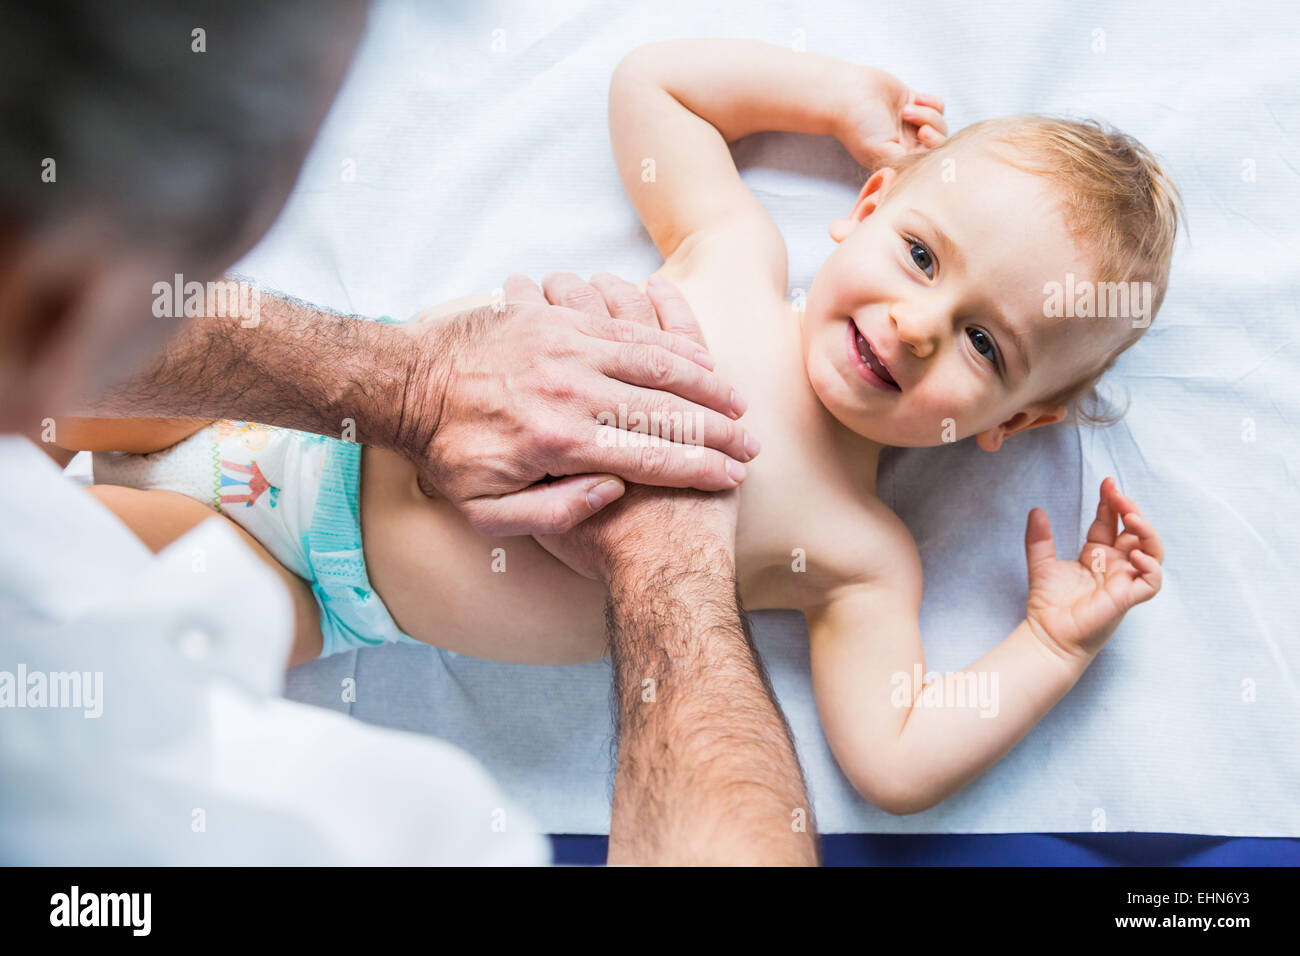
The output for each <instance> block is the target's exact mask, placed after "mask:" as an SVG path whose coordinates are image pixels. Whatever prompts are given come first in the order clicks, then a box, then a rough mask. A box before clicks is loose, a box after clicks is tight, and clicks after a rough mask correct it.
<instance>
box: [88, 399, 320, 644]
mask: <svg viewBox="0 0 1300 956" xmlns="http://www.w3.org/2000/svg"><path fill="white" fill-rule="evenodd" d="M175 424H179V423H175ZM182 437H184V436H182ZM177 440H178V441H179V439H177ZM163 447H166V446H165V445H164V446H163ZM115 450H116V449H115ZM87 491H89V492H90V493H91V494H92V495H93V496H94V497H95V498H96V499H98V500H99V502H100V504H102V505H104V506H105V507H106V508H108V510H109V511H111V512H113V514H115V515H117V517H118V518H119V519H120V520H121V521H122V523H123V524H125V525H126V526H127V527H128V528H130V529H131V531H132V532H133V533H134V534H135V536H136V537H137V538H139V539H140V540H141V541H143V542H144V544H145V546H146V547H148V548H149V550H150V551H153V552H155V553H157V552H159V551H161V550H162V549H163V548H165V547H167V545H169V544H171V543H172V542H173V541H175V540H176V539H177V538H179V537H180V536H181V535H183V534H184V533H185V532H187V531H189V530H190V529H191V528H193V527H194V526H195V525H197V524H198V523H199V522H200V521H207V520H213V521H224V522H226V523H227V524H228V525H229V526H230V527H232V528H234V529H235V531H236V532H237V533H238V534H239V536H240V537H241V538H243V539H244V543H245V544H247V545H248V547H249V550H250V551H251V552H252V553H253V555H256V558H257V559H259V560H261V561H264V562H266V564H268V565H269V566H270V567H272V568H274V569H275V570H276V572H277V573H279V575H280V578H281V579H282V580H283V581H284V583H285V586H286V587H288V589H289V594H290V596H291V597H292V599H293V620H294V627H293V646H292V647H291V648H290V651H289V661H288V666H290V667H292V666H294V665H295V664H301V663H304V662H305V661H309V660H313V659H315V658H317V657H319V656H320V652H321V630H320V611H319V609H318V608H317V606H316V599H315V598H314V597H313V596H312V593H311V587H310V586H309V585H308V584H307V582H306V581H303V580H302V579H301V578H299V577H297V576H296V575H294V574H293V573H292V572H291V571H289V570H288V569H286V568H285V567H284V566H283V565H281V564H280V563H279V562H278V561H276V560H275V558H273V557H271V555H270V554H269V553H268V552H267V550H266V548H264V547H262V545H261V544H259V543H258V542H257V540H256V539H254V538H253V536H252V535H250V534H249V533H248V532H247V531H245V530H244V529H243V528H241V527H240V526H239V525H237V524H235V522H233V521H231V520H230V519H229V518H227V517H226V516H225V515H220V514H217V513H216V512H215V511H213V510H212V509H211V508H209V507H207V506H206V505H204V504H201V503H200V502H198V501H195V500H194V499H193V498H189V497H186V496H185V495H182V494H180V493H179V492H175V491H161V490H151V491H141V490H139V489H136V488H123V487H120V486H118V485H92V486H91V487H90V488H88V489H87Z"/></svg>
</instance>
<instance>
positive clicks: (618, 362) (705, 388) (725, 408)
mask: <svg viewBox="0 0 1300 956" xmlns="http://www.w3.org/2000/svg"><path fill="white" fill-rule="evenodd" d="M595 366H596V368H597V369H598V370H599V371H601V372H603V373H604V374H605V375H607V376H609V377H610V378H614V379H618V380H619V381H621V382H626V383H627V384H628V385H637V386H640V387H642V388H652V389H656V390H658V391H661V392H672V393H673V394H674V395H677V396H678V397H680V398H684V399H687V400H688V401H692V402H696V403H697V404H700V405H703V406H705V407H707V408H711V409H713V410H714V411H716V412H720V413H722V414H723V415H727V416H729V417H731V418H739V417H740V416H741V415H743V414H744V413H745V407H746V405H745V400H744V399H743V398H741V397H740V395H739V394H738V393H737V392H736V390H735V389H734V388H732V387H731V386H730V385H729V384H728V383H727V382H726V381H725V380H724V379H723V378H722V377H721V376H719V375H716V374H715V373H713V372H711V371H709V370H707V369H705V368H702V367H701V366H699V365H697V364H695V363H694V362H688V361H686V360H685V359H683V358H682V357H681V356H679V355H674V354H673V353H672V352H670V351H668V350H667V349H664V348H659V347H657V346H653V345H608V346H605V347H604V348H603V349H602V354H601V356H600V358H599V359H598V360H597V362H596V363H595ZM621 397H622V396H621ZM637 397H638V399H639V400H640V401H639V402H638V404H645V403H646V402H647V401H648V400H650V399H653V398H654V396H653V395H640V396H637ZM650 407H651V408H653V407H654V406H653V405H651V406H650ZM603 410H604V409H599V408H598V409H594V411H603Z"/></svg>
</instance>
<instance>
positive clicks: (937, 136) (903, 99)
mask: <svg viewBox="0 0 1300 956" xmlns="http://www.w3.org/2000/svg"><path fill="white" fill-rule="evenodd" d="M847 93H848V100H847V101H846V106H845V107H844V109H843V110H842V112H841V115H840V119H839V122H838V123H837V129H836V133H835V135H836V138H837V139H838V140H839V141H840V142H841V143H843V144H844V148H845V149H847V150H848V151H849V153H850V154H851V155H852V156H853V158H854V159H856V160H857V161H858V162H859V163H860V164H861V165H862V166H863V167H864V168H866V169H868V170H870V171H872V172H875V171H876V170H877V169H879V168H880V167H881V166H888V165H889V163H890V162H891V161H893V160H896V159H898V158H900V157H902V156H906V155H907V154H908V153H911V152H915V151H916V150H918V149H934V148H935V147H936V146H942V145H943V144H944V142H945V141H946V140H947V138H948V122H947V120H945V119H944V117H943V100H942V99H940V98H939V97H938V96H934V95H933V94H930V93H916V92H914V91H913V90H910V89H908V87H907V86H906V85H904V84H903V82H902V81H901V80H899V79H898V78H897V77H896V76H893V75H891V74H889V73H886V72H885V71H884V70H877V69H875V68H874V67H868V66H864V67H859V68H858V71H857V79H856V81H855V82H854V83H853V84H852V85H851V87H850V89H849V90H848V91H847Z"/></svg>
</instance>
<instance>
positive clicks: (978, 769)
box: [866, 621, 1090, 813]
mask: <svg viewBox="0 0 1300 956" xmlns="http://www.w3.org/2000/svg"><path fill="white" fill-rule="evenodd" d="M1089 660H1090V659H1083V658H1067V657H1064V656H1062V655H1061V654H1059V653H1058V652H1054V651H1052V650H1051V649H1049V648H1048V647H1047V646H1046V644H1045V643H1044V642H1043V641H1042V640H1040V639H1039V638H1038V637H1036V636H1035V635H1034V633H1033V631H1032V630H1031V628H1030V625H1029V624H1028V623H1027V622H1026V621H1021V622H1020V624H1019V625H1017V626H1016V628H1015V630H1013V631H1012V632H1011V634H1009V635H1008V636H1007V637H1006V639H1005V640H1003V641H1002V642H1001V643H1000V644H998V646H997V647H995V648H994V649H993V650H991V651H990V652H989V653H988V654H986V655H984V656H983V657H982V658H980V659H979V660H978V661H976V662H975V663H974V664H972V665H971V666H970V667H967V668H966V669H964V670H961V671H957V672H954V673H952V674H944V675H942V676H938V677H936V679H935V680H934V681H931V682H929V683H927V684H926V685H925V686H924V688H923V689H921V690H920V692H919V693H916V692H915V691H914V692H913V694H914V697H915V699H914V700H913V701H912V702H911V704H910V706H906V707H905V713H904V717H905V720H904V723H903V725H902V728H901V730H900V731H899V732H898V734H897V736H896V738H894V740H893V741H892V743H890V744H888V745H886V746H885V747H884V748H883V750H884V751H885V752H884V753H883V754H881V755H879V756H878V757H876V758H875V759H872V758H866V763H867V764H868V765H870V766H872V767H873V771H872V778H873V780H874V781H875V783H874V786H875V787H876V789H878V790H879V791H880V793H879V796H880V797H881V802H882V803H885V804H887V806H886V807H885V809H888V810H891V811H892V812H896V813H911V812H916V811H918V810H923V809H926V808H928V807H931V806H933V805H934V804H936V803H939V802H940V801H942V800H944V799H945V798H947V797H948V796H950V795H951V794H953V793H955V792H956V791H958V790H960V789H961V788H962V787H964V786H965V785H966V784H968V783H970V782H971V781H972V780H974V779H975V778H976V777H978V776H979V775H980V774H982V773H984V771H986V770H988V769H989V768H990V767H992V766H993V765H994V764H995V763H997V762H998V761H999V760H1001V759H1002V757H1004V756H1005V755H1006V754H1007V753H1008V752H1009V751H1010V750H1011V749H1012V748H1013V747H1014V746H1015V745H1016V744H1017V743H1019V742H1020V740H1021V739H1022V738H1023V737H1024V736H1025V734H1027V733H1028V732H1029V731H1030V730H1031V729H1032V728H1033V727H1034V726H1035V725H1036V724H1037V723H1038V722H1039V721H1040V720H1042V719H1043V717H1044V716H1045V715H1046V714H1047V712H1048V711H1049V710H1051V709H1052V708H1053V707H1054V706H1055V705H1056V704H1057V703H1058V702H1059V701H1060V700H1061V698H1062V697H1064V696H1065V695H1066V694H1067V693H1069V691H1070V688H1072V687H1073V686H1074V685H1075V683H1076V682H1077V681H1078V680H1079V678H1080V677H1081V676H1082V674H1083V672H1084V670H1086V669H1087V666H1088V663H1089ZM918 669H919V667H918ZM907 676H908V677H909V678H911V677H913V676H914V675H912V674H909V675H907Z"/></svg>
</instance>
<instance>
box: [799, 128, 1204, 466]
mask: <svg viewBox="0 0 1300 956" xmlns="http://www.w3.org/2000/svg"><path fill="white" fill-rule="evenodd" d="M1178 208H1179V207H1178V196H1177V192H1176V190H1175V189H1174V187H1173V185H1172V183H1171V182H1170V180H1169V179H1168V177H1167V176H1166V174H1165V173H1164V171H1163V170H1162V169H1161V168H1160V166H1159V164H1158V163H1157V162H1156V160H1155V159H1154V157H1153V156H1152V155H1151V154H1150V153H1149V152H1148V151H1147V150H1146V149H1145V147H1143V146H1142V145H1141V144H1140V143H1138V142H1136V141H1135V140H1133V139H1130V138H1129V137H1127V136H1124V135H1123V134H1120V133H1116V132H1111V131H1107V130H1104V129H1102V128H1101V127H1099V126H1097V125H1096V124H1092V123H1080V122H1074V121H1070V120H1057V119H1050V118H1046V117H1039V116H1012V117H1006V118H1003V119H997V120H990V121H987V122H984V123H977V124H975V125H973V126H970V127H968V128H966V129H965V130H963V131H962V132H961V133H959V134H958V135H957V136H954V137H953V138H952V139H951V140H949V141H948V142H947V143H946V144H945V145H944V146H942V147H940V148H939V149H935V150H931V151H928V152H924V153H914V154H911V155H909V156H908V157H906V158H905V159H904V160H902V161H901V162H899V163H896V164H895V165H894V167H892V168H884V169H881V170H879V171H878V172H876V173H875V174H874V175H873V176H872V177H871V178H870V179H869V180H867V183H866V185H865V186H864V187H863V189H862V192H861V194H860V195H859V197H858V200H857V202H856V204H855V205H854V207H853V209H852V211H851V212H850V213H849V215H848V216H847V217H846V218H844V219H841V220H838V221H836V222H834V223H832V225H831V237H832V238H833V239H834V240H835V241H836V242H837V243H839V246H838V248H837V249H836V250H835V251H834V252H833V253H832V254H831V256H830V257H829V258H828V259H827V261H826V263H825V264H824V265H823V266H822V268H821V270H820V272H819V273H818V275H817V279H816V281H815V282H814V283H813V288H812V291H811V292H810V294H809V297H808V303H807V309H806V312H805V314H804V316H803V343H804V357H805V364H806V366H807V369H808V375H809V378H810V380H811V382H812V384H813V387H814V389H815V390H816V391H817V394H818V396H819V397H820V398H821V400H822V402H823V404H825V406H826V407H827V409H828V410H830V411H831V413H832V414H834V415H835V417H836V418H838V419H839V420H840V421H841V422H842V423H844V424H845V425H846V426H848V427H849V428H851V429H853V430H854V431H856V432H858V433H859V434H861V435H864V436H866V437H868V438H871V439H873V440H875V441H879V442H881V443H882V444H887V445H897V446H909V445H911V446H920V445H938V444H941V443H944V442H946V441H952V440H954V439H960V438H964V437H966V436H969V435H978V436H979V437H978V439H977V440H978V442H979V444H980V445H981V447H983V448H985V449H986V450H989V451H995V450H996V449H997V448H998V447H1000V445H1001V443H1002V441H1003V440H1004V439H1006V438H1007V437H1009V436H1010V435H1013V434H1015V433H1017V432H1019V431H1023V430H1024V429H1027V428H1033V427H1037V426H1040V425H1046V424H1051V423H1053V422H1057V421H1061V420H1062V419H1063V418H1065V417H1066V416H1067V415H1068V414H1069V412H1070V410H1071V408H1072V406H1073V404H1074V403H1075V402H1076V401H1077V400H1078V399H1080V398H1082V397H1084V396H1085V395H1087V394H1088V393H1089V392H1091V391H1092V389H1093V387H1094V386H1095V385H1096V383H1097V381H1098V380H1099V379H1100V378H1101V376H1102V375H1103V374H1104V372H1105V371H1106V370H1107V369H1108V368H1110V366H1111V365H1112V364H1113V363H1114V361H1115V359H1116V358H1118V356H1119V355H1120V354H1121V353H1122V352H1123V351H1124V350H1125V349H1127V348H1128V347H1129V346H1130V345H1132V344H1133V343H1134V342H1136V341H1137V339H1138V338H1139V337H1140V336H1141V334H1142V332H1143V331H1144V330H1145V328H1146V326H1147V325H1148V324H1149V323H1150V320H1151V319H1152V318H1153V317H1154V315H1155V312H1156V310H1157V309H1158V308H1159V307H1160V303H1161V301H1162V300H1163V298H1164V292H1165V287H1166V285H1167V283H1168V278H1169V261H1170V258H1171V256H1172V252H1173V243H1174V236H1175V232H1176V228H1177V220H1178ZM1118 283H1126V284H1127V283H1139V285H1137V286H1129V285H1124V286H1122V287H1121V286H1118V285H1115V284H1118ZM1141 283H1146V284H1147V285H1141ZM1087 290H1091V292H1090V293H1087V294H1086V295H1085V293H1086V292H1087ZM1130 290H1132V291H1133V292H1134V293H1136V294H1135V295H1133V296H1132V297H1131V298H1130V297H1129V296H1128V292H1129V291H1130ZM1121 292H1122V293H1124V297H1123V299H1124V301H1123V302H1120V301H1119V298H1120V297H1119V293H1121ZM1143 293H1145V296H1144V295H1143ZM1117 305H1119V306H1120V307H1119V308H1116V306H1117ZM1143 309H1145V312H1143ZM1116 313H1122V314H1116ZM880 363H883V364H884V366H885V371H886V372H887V376H886V378H892V379H893V380H894V383H895V384H894V385H892V386H891V385H890V384H889V383H888V381H887V380H882V378H881V377H880V376H878V375H877V374H875V372H873V371H871V369H872V367H873V366H874V367H875V368H876V370H877V371H880ZM950 423H951V426H952V427H949V424H950Z"/></svg>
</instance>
